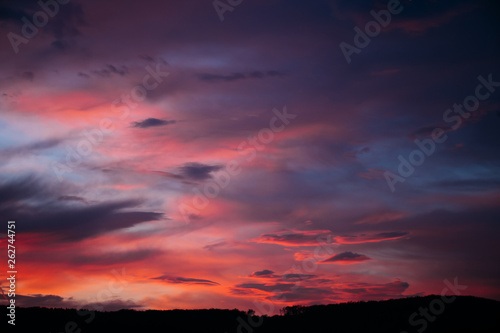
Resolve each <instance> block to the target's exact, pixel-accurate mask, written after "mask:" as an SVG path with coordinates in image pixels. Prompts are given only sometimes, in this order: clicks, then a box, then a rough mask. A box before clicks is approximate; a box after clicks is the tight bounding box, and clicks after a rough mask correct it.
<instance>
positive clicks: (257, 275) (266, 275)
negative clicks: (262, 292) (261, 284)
mask: <svg viewBox="0 0 500 333" xmlns="http://www.w3.org/2000/svg"><path fill="white" fill-rule="evenodd" d="M248 277H255V278H272V277H275V275H274V272H273V271H270V270H268V269H264V270H262V271H257V272H253V273H252V274H250V275H249V276H248Z"/></svg>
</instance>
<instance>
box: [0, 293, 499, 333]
mask: <svg viewBox="0 0 500 333" xmlns="http://www.w3.org/2000/svg"><path fill="white" fill-rule="evenodd" d="M447 300H448V301H449V303H446V302H445V300H444V299H442V298H441V296H427V297H414V298H406V299H396V300H388V301H380V302H375V301H372V302H357V303H341V304H332V305H315V306H309V307H302V306H293V307H286V308H284V309H283V310H282V315H280V316H272V317H268V316H262V317H261V316H252V315H250V316H249V315H248V314H247V313H245V312H243V311H239V310H218V309H210V310H168V311H155V310H148V311H134V310H121V311H116V312H95V313H91V312H88V311H83V310H81V311H80V312H77V311H76V310H74V309H47V308H17V309H16V326H15V328H14V329H13V327H12V326H11V325H8V324H7V320H8V317H7V316H5V313H6V310H7V309H6V307H5V306H2V307H0V308H1V309H2V314H3V315H2V317H3V319H2V323H1V324H0V326H1V327H2V330H1V332H6V331H7V332H23V333H24V332H26V333H27V332H36V333H45V332H47V333H49V332H52V333H60V332H64V333H79V332H82V333H84V332H92V333H101V332H103V333H104V332H106V333H113V332H117V333H121V332H134V333H137V332H172V333H177V332H179V333H181V332H182V333H190V332H193V333H194V332H196V333H200V332H203V333H211V332H214V333H225V332H227V333H233V332H234V333H243V332H244V333H250V332H251V333H271V332H272V333H280V332H283V333H285V332H286V333H322V332H325V333H326V332H328V333H347V332H349V333H358V332H359V333H368V332H370V333H379V332H380V333H382V332H383V333H393V332H394V333H401V332H408V333H413V332H419V333H423V332H426V333H498V332H500V302H498V301H494V300H489V299H483V298H476V297H470V296H459V297H457V298H456V299H451V298H450V299H447ZM80 330H81V331H80Z"/></svg>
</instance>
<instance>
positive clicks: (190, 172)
mask: <svg viewBox="0 0 500 333" xmlns="http://www.w3.org/2000/svg"><path fill="white" fill-rule="evenodd" d="M179 169H180V173H181V176H182V177H183V178H187V179H191V180H207V179H210V178H211V177H212V176H211V173H212V172H215V171H218V170H220V169H222V166H220V165H207V164H202V163H186V164H185V165H184V166H182V167H180V168H179Z"/></svg>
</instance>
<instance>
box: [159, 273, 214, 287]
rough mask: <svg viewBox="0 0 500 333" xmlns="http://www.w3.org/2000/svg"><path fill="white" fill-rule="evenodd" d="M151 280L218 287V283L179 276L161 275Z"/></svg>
mask: <svg viewBox="0 0 500 333" xmlns="http://www.w3.org/2000/svg"><path fill="white" fill-rule="evenodd" d="M152 279H153V280H162V281H165V282H167V283H175V284H181V283H182V284H202V285H208V286H220V283H217V282H214V281H210V280H204V279H193V278H185V277H180V276H170V275H162V276H158V277H155V278H152Z"/></svg>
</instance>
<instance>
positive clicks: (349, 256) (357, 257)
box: [321, 252, 371, 264]
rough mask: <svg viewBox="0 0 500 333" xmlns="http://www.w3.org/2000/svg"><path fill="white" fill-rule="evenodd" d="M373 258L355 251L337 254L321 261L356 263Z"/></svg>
mask: <svg viewBox="0 0 500 333" xmlns="http://www.w3.org/2000/svg"><path fill="white" fill-rule="evenodd" d="M367 260H371V259H370V258H368V257H367V256H365V255H362V254H358V253H353V252H342V253H339V254H336V255H334V256H332V257H330V258H328V259H326V260H323V261H321V262H322V263H329V262H333V263H337V264H356V263H359V262H363V261H367Z"/></svg>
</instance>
